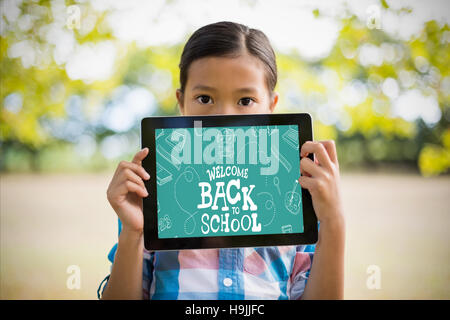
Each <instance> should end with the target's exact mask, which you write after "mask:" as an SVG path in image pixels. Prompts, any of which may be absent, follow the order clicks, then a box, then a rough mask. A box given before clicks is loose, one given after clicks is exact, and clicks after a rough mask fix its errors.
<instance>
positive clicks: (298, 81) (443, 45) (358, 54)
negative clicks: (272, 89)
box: [0, 1, 450, 176]
mask: <svg viewBox="0 0 450 320" xmlns="http://www.w3.org/2000/svg"><path fill="white" fill-rule="evenodd" d="M70 4H72V3H67V4H66V5H70ZM168 4H170V3H168ZM380 4H381V6H382V8H383V10H392V9H391V8H390V6H389V4H388V2H387V1H380ZM77 6H78V7H79V8H81V20H82V21H90V22H89V23H84V24H83V27H82V28H79V29H78V28H74V29H72V28H69V27H68V26H67V25H66V18H67V12H66V7H63V8H60V9H58V10H59V11H58V10H56V9H55V8H54V7H52V5H51V4H50V2H48V1H41V2H23V3H22V4H21V6H20V10H21V12H20V15H19V17H18V18H17V19H15V20H13V21H10V20H8V19H6V18H2V19H3V21H4V25H5V28H4V31H3V33H2V34H1V38H0V39H1V41H0V77H1V91H0V101H1V109H0V147H1V158H0V169H2V170H10V171H20V170H51V169H52V168H53V169H55V170H70V169H71V168H72V169H73V168H75V169H77V170H78V169H80V170H81V169H83V168H84V169H92V170H98V169H102V168H108V166H110V165H111V161H116V159H117V158H123V157H124V156H125V155H128V154H130V153H132V152H131V151H132V149H130V148H128V149H127V148H125V149H123V150H122V151H121V152H120V153H117V154H115V155H113V156H111V157H106V156H105V154H104V152H103V149H104V148H103V147H104V145H106V142H105V141H107V139H108V138H110V137H114V138H117V139H118V140H117V141H119V140H120V141H122V140H123V141H128V145H131V146H133V145H135V146H134V149H137V148H138V144H139V139H138V127H139V122H138V121H136V122H135V123H134V124H133V125H132V126H129V127H127V128H125V129H123V130H119V129H117V128H115V127H114V126H111V125H109V126H108V125H107V124H105V121H104V119H105V117H107V116H108V112H111V108H112V106H114V104H115V103H117V101H118V100H120V99H121V96H120V95H119V93H120V92H122V91H123V92H128V91H129V90H132V89H135V88H138V89H139V88H144V89H146V90H148V92H150V93H151V96H152V97H153V99H154V101H155V104H156V106H157V107H156V109H155V110H154V111H152V112H153V114H155V115H175V114H178V107H177V104H176V99H175V89H176V88H177V87H178V86H179V80H178V77H179V74H178V72H179V70H178V63H179V59H180V55H181V52H182V48H183V44H184V41H183V42H182V43H179V44H177V45H175V46H162V45H161V46H157V47H155V46H147V47H142V46H139V45H138V44H136V43H134V42H131V43H124V42H122V41H119V40H118V39H116V38H115V36H114V34H113V33H112V31H111V29H110V28H109V26H108V21H107V13H108V12H107V11H105V12H96V11H94V10H93V8H92V7H90V6H89V4H88V3H83V4H77ZM405 10H406V9H405ZM405 10H403V11H401V12H399V13H398V14H408V10H409V9H408V10H406V12H405ZM58 12H59V13H58ZM61 14H62V15H63V17H62V18H61V16H60V15H61ZM321 14H322V13H321V12H319V10H318V9H316V10H314V11H313V15H314V16H315V17H316V18H320V16H321ZM83 19H84V20H83ZM23 21H31V22H30V23H29V24H31V25H28V26H26V24H25V27H24V23H23ZM340 22H341V26H342V27H341V29H340V32H339V36H338V38H337V40H336V43H335V44H334V47H333V48H332V49H331V51H330V53H329V54H328V56H327V57H325V58H323V59H321V60H319V61H315V62H308V61H306V60H305V59H303V58H302V57H301V56H299V55H298V54H297V53H295V52H292V53H290V54H288V53H281V52H278V53H277V62H278V68H279V83H278V85H277V88H276V90H277V91H278V92H279V93H280V102H279V108H278V109H279V110H278V111H279V112H309V113H311V114H312V115H313V118H314V119H315V138H316V139H317V140H321V139H335V140H337V144H338V152H339V158H340V162H341V164H342V165H343V166H344V167H352V168H353V167H355V166H358V165H364V166H375V165H378V166H384V165H388V164H400V165H406V166H410V167H412V168H417V169H419V170H420V172H421V173H422V174H423V175H424V176H430V175H437V174H442V173H446V172H448V169H449V168H450V126H449V121H450V74H449V72H450V71H449V70H450V69H449V68H448V66H449V62H450V56H449V54H450V52H449V49H448V44H449V41H450V30H449V27H448V25H440V24H439V23H437V22H436V21H428V22H427V23H426V24H425V25H424V28H423V30H422V31H421V32H420V34H417V35H416V36H415V37H413V38H412V39H411V40H410V41H404V40H400V39H397V38H394V37H393V36H391V35H389V34H388V33H386V32H385V31H383V30H382V29H376V28H375V29H369V28H368V27H367V25H366V24H365V23H364V22H363V21H360V20H358V18H357V17H356V16H353V15H348V16H346V17H345V18H343V19H342V21H340ZM85 25H88V27H85ZM52 28H53V29H52ZM49 30H54V31H55V32H63V33H64V34H65V36H66V38H65V39H73V41H74V44H73V48H72V49H71V50H72V51H71V52H73V51H76V50H81V49H83V48H90V47H95V45H97V44H102V43H109V44H112V45H113V47H114V48H115V50H116V55H115V60H114V68H113V70H112V72H111V73H110V74H109V75H108V77H106V78H103V79H95V80H88V79H80V78H76V77H75V78H74V76H73V74H71V73H70V72H69V71H68V70H69V69H70V68H69V67H68V60H67V57H66V58H65V59H64V58H61V57H59V56H58V52H57V51H58V50H61V48H60V47H58V43H55V40H54V39H53V38H52V37H51V36H49V33H48V32H49ZM186 36H188V35H186ZM18 46H19V47H20V46H22V47H26V50H25V49H22V51H21V52H22V54H18V53H17V52H16V51H18V50H17V48H18ZM68 46H69V47H70V45H68ZM24 50H25V52H24ZM19 51H20V50H19ZM365 54H366V55H367V57H366V58H364V57H365V56H364V55H365ZM377 55H378V56H377ZM127 90H128V91H127ZM411 92H412V93H414V94H415V95H419V94H420V95H421V96H423V97H424V99H429V100H426V101H436V103H437V105H438V108H439V110H438V111H436V110H435V111H434V114H436V112H440V115H439V118H438V119H437V120H436V119H435V118H433V119H431V120H430V119H429V118H427V117H426V114H427V112H429V110H427V109H426V108H431V107H432V106H429V105H423V106H422V108H423V110H422V109H420V110H416V111H415V112H416V113H418V115H415V116H409V117H408V116H403V117H402V116H401V114H399V113H398V110H396V107H395V103H396V102H398V100H399V99H400V97H401V96H402V95H404V94H406V93H411ZM430 110H431V109H430ZM424 114H425V115H424ZM148 115H151V114H147V116H148ZM69 129H71V130H69ZM121 139H122V140H121ZM124 139H125V140H124ZM83 141H84V143H88V145H91V146H93V149H92V150H91V152H90V153H87V154H84V155H80V152H79V151H80V148H84V147H83V146H84V145H83V144H82V143H81V142H83ZM86 141H87V142H86ZM80 143H81V144H80ZM125 145H127V143H125ZM80 146H81V147H80ZM81 153H83V152H81ZM105 157H106V158H105ZM52 162H53V164H52Z"/></svg>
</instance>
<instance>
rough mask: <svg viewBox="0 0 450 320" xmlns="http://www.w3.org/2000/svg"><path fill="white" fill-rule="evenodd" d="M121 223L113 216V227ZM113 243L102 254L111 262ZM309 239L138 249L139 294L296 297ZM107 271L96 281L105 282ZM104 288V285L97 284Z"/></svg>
mask: <svg viewBox="0 0 450 320" xmlns="http://www.w3.org/2000/svg"><path fill="white" fill-rule="evenodd" d="M120 230H121V224H120V221H119V233H120ZM116 249H117V244H116V245H114V247H113V248H112V249H111V251H110V253H109V254H108V259H109V260H110V261H111V262H114V256H115V252H116ZM314 250H315V245H303V246H282V247H260V248H231V249H202V250H181V251H158V252H150V251H147V250H145V249H144V254H143V257H144V261H143V278H142V290H143V297H144V298H145V299H168V300H175V299H193V300H198V299H209V300H216V299H225V300H241V299H299V298H300V297H301V296H302V294H303V291H304V289H305V285H306V281H307V279H308V276H309V272H310V269H311V264H312V259H313V256H314ZM108 279H109V276H107V277H106V278H105V279H104V280H103V281H102V283H101V284H100V287H99V290H98V296H99V297H100V292H101V291H102V285H103V284H104V283H107V281H108ZM103 289H104V286H103Z"/></svg>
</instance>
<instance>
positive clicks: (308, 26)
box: [0, 0, 450, 299]
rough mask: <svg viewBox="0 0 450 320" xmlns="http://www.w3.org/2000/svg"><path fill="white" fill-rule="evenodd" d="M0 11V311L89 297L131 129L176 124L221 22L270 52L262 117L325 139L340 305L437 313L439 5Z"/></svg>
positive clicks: (445, 95) (96, 6)
mask: <svg viewBox="0 0 450 320" xmlns="http://www.w3.org/2000/svg"><path fill="white" fill-rule="evenodd" d="M0 3H1V5H0V11H1V15H0V39H1V42H0V77H1V86H0V89H1V91H0V103H1V107H0V170H1V176H0V187H1V188H0V196H1V198H0V201H1V202H0V209H1V211H0V227H1V229H0V231H1V233H0V239H1V243H0V297H1V298H2V299H54V298H57V299H80V298H82V299H94V298H96V290H97V286H98V285H99V283H100V282H101V280H102V279H103V278H104V277H105V276H106V275H107V274H108V273H109V268H110V264H109V263H108V260H107V253H108V251H109V249H110V248H111V247H112V246H113V244H114V243H115V242H116V241H117V220H116V216H115V213H114V211H113V210H112V209H111V208H110V207H109V205H108V203H107V200H106V188H107V186H108V183H109V181H110V179H111V177H112V173H113V170H114V169H115V167H116V165H117V163H118V162H119V161H120V160H130V159H131V157H132V155H133V154H134V153H135V152H136V151H137V150H139V147H140V137H139V123H140V120H141V119H142V118H143V117H146V116H152V115H155V116H156V115H177V114H178V106H177V104H176V99H175V90H176V89H177V88H178V87H179V78H178V76H179V74H178V73H179V70H178V63H179V59H180V55H181V51H182V48H183V45H184V43H185V42H186V40H187V38H188V37H189V35H190V34H192V32H194V31H195V30H196V29H197V28H199V27H201V26H203V25H205V24H208V23H212V22H217V21H222V20H229V21H235V22H240V23H243V24H246V25H248V26H250V27H253V28H258V29H260V30H262V31H263V32H264V33H265V34H266V35H267V36H268V37H269V39H270V40H271V42H272V45H273V47H274V49H275V51H276V53H277V65H278V70H279V71H278V74H279V82H278V84H277V87H276V91H277V92H278V93H279V94H280V101H279V105H278V110H277V112H280V113H283V112H309V113H310V114H311V115H312V116H313V119H314V134H315V139H317V140H321V139H334V140H336V143H337V148H338V155H339V161H340V164H341V168H342V193H343V198H344V207H345V211H346V215H347V251H346V279H345V296H346V298H349V299H408V298H412V299H420V298H422V299H430V298H435V299H450V251H449V243H450V233H449V231H450V230H449V227H450V209H449V208H450V178H449V175H448V173H449V168H450V69H449V66H450V50H449V42H450V29H449V20H450V5H449V3H448V2H447V1H392V0H391V1H389V0H385V1H384V0H382V1H375V0H374V1H369V0H366V1H357V0H355V1H275V0H271V1H256V0H254V1H253V0H247V1H244V0H241V1H237V0H236V1H181V0H165V1H164V0H161V1H159V0H158V1H139V0H127V1H123V0H115V1H112V0H94V1H64V0H61V1H14V0H11V1H1V2H0ZM73 266H75V269H77V270H79V271H80V279H81V285H80V287H79V288H73V287H72V286H71V285H70V279H69V278H70V276H71V275H73V270H74V269H73ZM374 277H378V278H377V279H378V280H379V281H378V282H377V281H374Z"/></svg>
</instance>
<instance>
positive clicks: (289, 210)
mask: <svg viewBox="0 0 450 320" xmlns="http://www.w3.org/2000/svg"><path fill="white" fill-rule="evenodd" d="M155 139H156V144H155V145H156V171H157V172H156V176H157V177H156V179H157V202H158V203H157V204H158V212H157V216H158V237H159V238H164V239H165V238H186V237H210V236H234V235H261V234H282V233H303V212H302V205H301V187H300V185H299V184H298V181H297V180H298V178H299V177H300V157H299V141H298V126H297V125H275V126H252V127H250V126H244V127H201V124H200V125H198V124H197V125H196V126H195V128H173V129H167V128H164V129H156V130H155Z"/></svg>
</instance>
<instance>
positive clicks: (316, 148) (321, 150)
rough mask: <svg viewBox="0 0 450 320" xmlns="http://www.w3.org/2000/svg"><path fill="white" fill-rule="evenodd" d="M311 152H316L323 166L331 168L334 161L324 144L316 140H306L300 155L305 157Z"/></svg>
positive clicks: (315, 154)
mask: <svg viewBox="0 0 450 320" xmlns="http://www.w3.org/2000/svg"><path fill="white" fill-rule="evenodd" d="M310 153H313V154H314V156H315V157H316V158H317V160H319V164H320V165H321V166H322V167H326V168H329V169H331V167H332V162H331V160H330V157H329V156H328V153H327V151H326V149H325V147H324V145H323V144H321V143H319V142H316V141H306V142H305V143H304V144H303V145H302V149H301V152H300V156H301V157H304V156H306V155H308V154H310Z"/></svg>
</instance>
